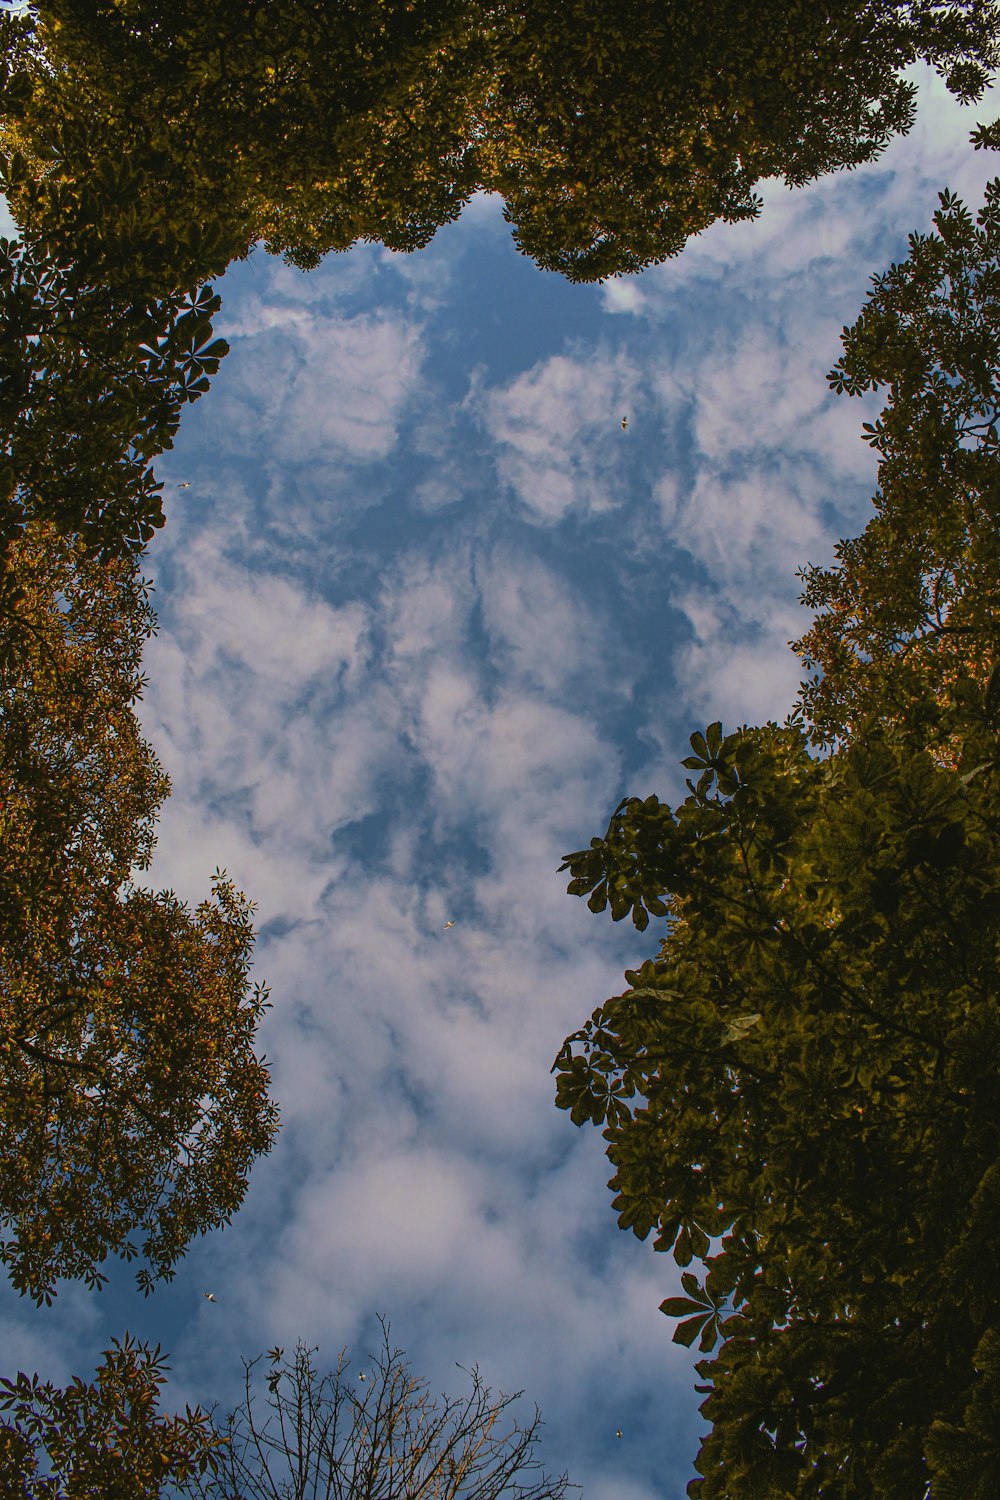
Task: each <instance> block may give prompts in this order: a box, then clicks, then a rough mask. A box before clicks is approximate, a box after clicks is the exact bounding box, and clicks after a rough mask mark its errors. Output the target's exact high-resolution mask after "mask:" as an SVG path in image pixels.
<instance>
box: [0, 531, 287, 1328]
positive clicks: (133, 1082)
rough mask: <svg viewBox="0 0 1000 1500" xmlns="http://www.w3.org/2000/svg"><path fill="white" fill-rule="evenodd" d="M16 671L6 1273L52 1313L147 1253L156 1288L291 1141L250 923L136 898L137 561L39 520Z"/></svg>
mask: <svg viewBox="0 0 1000 1500" xmlns="http://www.w3.org/2000/svg"><path fill="white" fill-rule="evenodd" d="M9 551H10V566H11V569H12V573H13V575H14V577H15V580H16V583H17V594H18V601H17V605H16V607H15V608H14V610H13V611H12V613H11V615H10V616H8V617H7V618H6V619H5V620H4V621H3V623H2V630H0V636H2V644H3V648H4V649H3V651H2V653H0V868H2V876H0V1002H2V1005H0V1009H2V1016H3V1021H2V1035H0V1054H2V1058H3V1083H4V1087H3V1091H2V1094H0V1230H2V1231H3V1238H2V1239H0V1262H2V1264H4V1265H5V1266H6V1267H7V1268H8V1271H9V1274H10V1277H11V1280H12V1281H13V1283H14V1285H15V1286H16V1287H17V1288H18V1289H19V1290H20V1291H22V1292H28V1293H30V1294H31V1295H32V1296H33V1297H34V1298H35V1299H36V1300H38V1301H42V1300H46V1301H47V1300H50V1298H51V1296H52V1293H53V1289H54V1283H55V1281H56V1279H57V1278H59V1277H67V1276H75V1277H83V1278H84V1279H85V1280H86V1281H87V1282H88V1283H90V1284H99V1283H100V1282H101V1280H102V1279H103V1276H102V1273H101V1272H100V1270H99V1269H98V1268H99V1267H100V1266H101V1264H102V1263H103V1262H104V1261H105V1259H106V1258H107V1257H108V1256H109V1255H122V1256H125V1257H127V1258H129V1259H131V1258H132V1257H134V1256H136V1255H138V1254H140V1253H141V1255H142V1256H143V1258H144V1262H145V1264H144V1265H143V1266H142V1268H141V1269H140V1271H139V1273H138V1278H137V1279H138V1281H139V1283H140V1285H142V1286H143V1287H145V1288H146V1289H147V1290H148V1289H149V1287H150V1286H151V1285H152V1281H153V1278H155V1277H163V1276H169V1275H170V1274H171V1273H172V1267H173V1265H174V1263H175V1262H176V1260H177V1258H178V1257H179V1256H180V1255H182V1254H183V1252H184V1249H185V1247H186V1246H187V1244H188V1243H189V1241H190V1240H191V1238H192V1237H193V1236H194V1235H195V1234H198V1233H204V1232H205V1231H206V1230H208V1229H210V1228H214V1227H216V1226H218V1225H220V1224H224V1223H226V1222H227V1221H228V1220H229V1218H230V1216H231V1215H232V1213H233V1212H234V1211H235V1209H236V1208H237V1207H238V1206H239V1203H240V1202H241V1200H242V1197H243V1194H244V1192H245V1189H246V1176H247V1173H248V1171H249V1168H250V1166H251V1164H252V1162H253V1161H254V1159H255V1158H256V1157H257V1156H259V1155H260V1154H261V1153H263V1152H266V1151H267V1150H268V1149H269V1148H270V1145H271V1142H272V1140H273V1137H274V1133H275V1129H276V1111H275V1108H274V1105H273V1104H272V1103H271V1101H270V1100H269V1098H268V1095H267V1087H268V1081H269V1080H268V1072H267V1068H266V1066H265V1065H264V1063H263V1062H262V1061H261V1060H259V1059H258V1057H257V1056H256V1055H255V1052H254V1038H255V1033H256V1030H257V1026H258V1023H259V1021H260V1017H261V1014H262V1011H263V1009H264V1006H265V1001H266V992H265V991H263V990H261V989H259V988H258V989H257V990H256V991H253V992H251V991H250V988H249V984H248V965H249V961H250V954H251V949H252V945H253V927H252V921H251V913H252V907H251V904H250V903H249V902H248V901H247V899H246V898H245V897H244V896H243V895H242V894H241V893H239V892H238V891H236V890H235V888H234V887H233V885H232V883H231V882H230V881H228V880H227V879H226V878H225V877H224V876H223V875H221V874H219V873H218V872H217V874H216V878H215V880H214V882H213V896H212V899H211V900H208V901H205V902H203V903H202V904H201V906H199V908H198V909H197V911H195V912H193V913H192V912H190V911H189V910H188V908H187V907H186V906H185V905H184V904H183V903H182V902H181V901H179V900H178V899H177V897H176V896H174V895H173V893H172V892H169V891H167V892H161V893H159V894H153V893H151V892H149V891H146V890H143V889H140V888H139V887H137V886H136V885H135V884H134V883H133V877H134V872H135V871H136V870H141V869H143V868H145V867H146V866H147V865H148V863H149V860H150V858H151V854H152V848H153V831H154V824H155V816H156V811H157V808H158V806H159V804H160V802H161V801H162V799H163V798H164V796H166V794H167V793H168V791H169V783H168V781H167V778H166V777H165V776H164V774H163V772H162V770H161V768H160V766H159V764H158V763H157V761H156V758H155V756H154V754H153V752H152V750H151V748H150V747H149V745H148V744H147V743H146V742H145V741H144V740H143V738H142V735H141V731H140V728H139V724H138V721H137V719H136V715H135V710H134V702H135V699H136V698H137V697H138V696H139V695H140V694H141V691H142V683H143V679H142V676H141V673H140V661H141V650H142V647H143V645H144V643H145V640H146V639H147V637H148V636H149V634H150V633H151V631H152V629H153V623H154V622H153V615H152V611H151V608H150V605H149V600H148V595H147V591H146V589H145V586H144V585H143V582H142V580H141V578H140V577H139V575H138V573H137V569H136V563H135V560H134V559H129V558H119V559H116V560H111V561H107V562H101V561H99V560H95V559H93V558H89V557H87V555H86V553H85V551H84V549H83V547H82V545H81V544H80V543H76V544H70V543H67V542H65V541H64V540H61V539H60V538H59V536H58V534H57V533H55V531H54V529H53V528H52V527H51V526H48V527H46V526H43V525H41V524H33V525H32V526H30V527H28V528H27V530H26V531H25V533H24V534H23V536H22V537H21V538H19V539H18V540H17V541H16V542H13V543H12V544H11V546H10V549H9Z"/></svg>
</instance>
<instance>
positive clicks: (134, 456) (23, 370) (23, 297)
mask: <svg viewBox="0 0 1000 1500" xmlns="http://www.w3.org/2000/svg"><path fill="white" fill-rule="evenodd" d="M26 170H27V168H26V164H25V163H24V161H23V160H21V159H19V158H16V157H15V158H13V159H9V160H8V161H7V163H6V165H5V166H4V167H2V169H0V189H2V190H4V191H7V190H8V189H9V187H10V184H11V183H12V182H13V181H15V180H17V179H19V178H23V176H24V174H25V173H26ZM218 308H219V299H218V297H217V296H215V295H214V294H213V293H212V291H211V289H210V288H209V287H202V288H201V289H200V290H196V291H194V292H191V293H190V294H178V295H176V296H171V297H168V298H165V299H161V300H160V301H146V300H142V299H141V298H140V299H139V300H136V299H135V298H134V297H133V296H132V295H131V294H126V293H121V294H119V293H115V292H114V291H112V290H110V289H109V288H107V287H106V286H104V285H102V284H101V283H99V282H97V283H95V282H92V281H88V280H87V278H86V277H85V276H84V275H83V274H82V273H81V272H80V271H79V269H78V268H76V267H73V266H69V265H67V264H66V262H65V261H64V260H62V259H60V258H57V257H56V256H55V255H54V254H53V253H50V252H49V251H47V250H46V249H45V248H44V247H42V246H41V245H39V244H38V242H37V241H34V242H33V241H32V240H31V239H30V238H29V239H26V240H21V241H16V240H5V239H0V445H2V450H0V517H2V519H0V549H2V547H3V546H4V545H5V544H6V543H7V542H9V541H10V539H11V538H12V537H15V536H17V535H18V534H19V533H20V532H21V531H22V530H23V528H24V526H25V524H26V523H27V522H28V521H30V520H44V521H50V522H52V523H54V524H55V526H56V527H57V529H58V530H59V531H60V532H61V533H62V534H63V535H64V536H73V535H79V536H81V537H82V538H83V539H84V541H85V542H86V544H87V546H88V548H89V550H91V551H93V552H98V553H102V554H103V555H106V556H108V555H114V554H115V553H120V552H123V551H126V552H127V551H132V552H136V551H138V550H140V549H141V548H142V547H144V546H145V544H146V542H148V541H149V539H150V537H151V536H152V535H153V532H154V530H155V529H156V528H157V527H159V526H162V525H163V512H162V502H161V494H160V491H161V488H162V487H161V486H160V485H159V484H158V483H157V482H156V480H155V477H154V475H153V470H152V467H151V461H152V459H153V458H154V457H155V456H156V455H157V454H159V453H160V452H162V450H163V449H165V448H169V447H171V445H172V443H173V438H174V435H175V433H176V431H177V427H178V423H179V422H180V414H181V409H182V408H183V406H184V405H185V404H186V403H187V402H190V401H195V400H197V398H198V397H199V396H200V395H202V394H203V393H204V392H205V391H206V390H207V389H208V381H209V376H210V375H213V374H214V373H215V372H216V370H217V369H218V367H219V362H220V360H221V359H222V357H223V356H224V355H225V354H226V352H227V350H228V345H227V344H226V342H225V340H224V339H215V340H213V339H212V317H213V316H214V314H215V313H216V312H217V311H218ZM8 587H9V581H8Z"/></svg>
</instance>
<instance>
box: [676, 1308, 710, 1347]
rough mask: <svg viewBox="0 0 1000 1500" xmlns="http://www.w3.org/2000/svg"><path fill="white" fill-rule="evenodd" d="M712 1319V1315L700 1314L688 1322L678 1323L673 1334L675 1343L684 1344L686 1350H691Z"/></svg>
mask: <svg viewBox="0 0 1000 1500" xmlns="http://www.w3.org/2000/svg"><path fill="white" fill-rule="evenodd" d="M711 1319H712V1314H711V1313H700V1314H699V1315H698V1317H696V1318H688V1319H687V1321H686V1322H684V1323H678V1325H677V1327H676V1328H675V1329H674V1331H673V1334H672V1339H673V1342H674V1343H675V1344H683V1345H684V1348H685V1349H690V1347H691V1345H692V1344H693V1343H694V1341H695V1339H696V1338H697V1337H698V1335H699V1333H701V1331H702V1329H703V1328H704V1326H705V1324H706V1322H711Z"/></svg>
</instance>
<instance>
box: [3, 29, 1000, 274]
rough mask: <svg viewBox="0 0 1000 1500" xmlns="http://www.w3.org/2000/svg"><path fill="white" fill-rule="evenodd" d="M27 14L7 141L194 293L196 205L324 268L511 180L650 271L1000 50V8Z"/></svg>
mask: <svg viewBox="0 0 1000 1500" xmlns="http://www.w3.org/2000/svg"><path fill="white" fill-rule="evenodd" d="M30 11H31V18H32V19H31V21H30V22H28V23H26V24H25V25H23V26H22V27H20V29H19V30H18V31H17V34H16V38H15V37H14V34H13V33H11V36H12V42H11V45H12V46H14V45H15V42H16V55H17V69H16V71H17V76H18V77H19V78H24V79H27V83H26V84H23V83H19V84H18V90H17V92H16V95H15V97H14V99H13V102H12V104H11V106H10V110H9V113H10V117H11V121H12V124H11V125H10V126H8V127H7V135H8V137H9V139H10V140H12V141H13V142H14V143H15V144H17V145H18V147H19V149H21V150H22V151H23V152H24V153H25V154H26V155H27V156H30V157H32V159H33V160H34V161H35V162H36V163H37V164H38V173H37V174H36V176H37V177H38V180H39V181H41V180H42V175H43V174H44V184H43V186H44V192H43V194H42V197H43V198H44V199H45V200H46V202H49V203H50V207H49V208H47V209H45V210H44V211H45V213H46V214H47V216H48V218H47V222H48V223H49V224H50V226H51V229H52V232H53V233H56V234H58V235H59V236H60V238H61V242H62V243H68V242H69V240H70V239H74V240H79V241H80V242H81V243H84V244H87V245H91V246H92V245H93V244H96V243H101V244H104V245H107V246H113V247H116V248H115V249H114V250H113V255H114V257H115V259H116V260H118V261H119V262H121V263H124V261H126V260H127V259H128V254H127V253H125V251H126V250H127V247H128V245H129V244H130V243H131V237H132V236H134V234H135V224H136V218H137V217H138V220H139V221H141V223H142V224H144V225H146V226H148V228H149V231H150V233H149V235H147V241H148V243H147V244H146V248H145V250H144V255H145V256H146V262H148V263H149V264H151V263H152V260H154V259H155V257H156V253H157V252H156V251H155V248H154V247H155V245H156V244H158V245H160V246H161V248H162V255H163V266H161V274H166V272H165V270H164V267H165V266H166V265H167V264H168V263H170V264H173V265H175V266H177V267H180V266H183V267H184V268H185V269H184V271H183V274H182V275H181V282H182V283H183V284H187V282H188V281H189V280H190V279H191V277H192V275H194V274H195V272H197V274H198V275H199V276H204V275H208V274H215V268H214V267H213V269H212V271H211V272H209V271H206V270H205V269H203V268H202V263H201V262H200V261H198V259H197V254H196V253H195V251H196V247H195V246H194V243H193V241H191V240H190V238H189V227H190V225H192V224H210V225H213V226H215V232H216V238H215V240H214V241H213V252H212V253H213V254H218V253H222V251H223V247H228V253H229V254H242V253H245V251H246V249H247V247H248V246H249V245H250V244H251V243H252V242H253V241H254V240H256V239H263V240H264V241H265V243H266V244H267V246H268V248H269V249H272V250H276V251H281V252H282V253H284V254H286V255H287V256H288V258H289V259H291V260H292V261H293V262H294V263H295V264H298V265H303V266H308V265H312V264H315V263H316V261H317V259H318V258H319V257H320V256H321V255H322V254H324V253H325V252H326V251H328V250H331V249H345V248H346V247H347V246H348V245H350V244H352V243H354V241H356V240H358V239H368V240H374V241H377V242H381V243H384V244H386V245H389V246H391V247H392V248H393V249H402V250H412V249H414V248H416V247H418V246H420V245H423V244H425V243H426V242H427V241H428V240H429V239H430V237H431V236H432V235H433V233H434V232H435V230H436V229H437V228H438V227H440V225H442V224H444V223H448V222H449V221H450V220H452V219H454V218H455V217H456V216H457V215H458V213H459V212H460V210H461V207H462V205H463V203H464V202H465V201H466V200H467V199H468V197H469V196H470V194H471V193H472V192H473V191H474V190H475V189H476V188H477V187H482V188H485V189H486V190H488V191H496V192H500V193H501V194H503V196H504V198H505V200H506V205H507V207H506V211H507V215H508V217H509V219H510V220H511V222H512V223H513V225H514V230H515V238H516V240H517V243H518V244H519V246H520V248H521V249H522V250H523V251H524V252H525V253H526V254H529V255H531V256H533V257H534V258H535V260H536V261H537V262H538V264H539V265H541V266H543V267H545V268H546V269H555V270H559V271H561V272H562V273H563V274H565V275H566V276H568V277H569V278H570V279H571V280H574V281H593V280H598V279H601V278H603V277H607V276H610V275H614V274H616V273H621V272H628V271H635V270H638V269H640V268H641V267H642V266H645V265H649V264H651V263H653V262H656V261H660V260H663V259H664V258H666V257H667V256H670V255H674V254H676V253H677V252H678V251H679V250H680V249H681V248H682V247H683V245H684V244H685V242H686V241H687V240H688V239H689V238H690V237H691V236H692V235H693V234H697V233H699V232H700V231H701V230H702V229H704V228H706V227H707V226H708V225H709V224H711V223H712V222H714V221H715V220H716V219H719V218H722V219H727V220H733V219H745V218H750V217H753V216H754V215H755V214H756V213H757V212H758V211H759V203H758V199H757V198H756V196H755V193H754V188H755V185H756V183H757V182H758V181H760V180H761V179H762V178H763V177H767V176H780V177H783V178H784V179H785V180H786V181H787V182H788V183H790V184H800V183H803V182H806V181H808V180H810V179H811V178H813V177H816V176H819V175H821V174H822V173H825V172H829V171H834V170H837V169H839V168H843V167H852V166H856V165H858V164H859V163H861V162H865V161H870V160H872V159H873V158H874V157H875V156H877V155H878V153H879V152H880V151H881V150H882V149H883V147H884V146H885V145H886V143H887V142H888V140H889V139H890V138H891V137H892V136H893V135H894V134H897V133H899V132H902V131H906V130H907V129H908V128H909V126H910V124H911V122H912V119H913V109H914V105H913V96H914V91H913V87H912V85H911V84H909V83H908V82H907V81H906V80H905V79H904V78H903V76H902V72H903V70H904V69H905V68H906V67H907V66H908V65H909V64H910V63H912V62H914V61H916V60H917V59H921V58H922V59H925V60H926V61H928V62H930V63H931V64H933V65H934V66H935V67H936V68H937V69H938V70H939V71H940V72H941V73H942V74H943V75H944V76H945V78H946V79H947V82H948V86H949V88H951V89H952V90H953V91H954V92H955V93H956V94H957V95H958V97H959V98H961V99H963V100H971V99H975V98H977V97H978V96H979V95H980V94H981V93H982V90H983V88H984V87H985V85H986V82H987V81H988V78H989V75H990V73H991V72H992V70H993V68H994V66H995V65H996V61H997V56H998V36H997V15H996V7H995V5H994V4H993V3H992V0H948V3H944V4H930V3H925V0H866V3H864V4H860V5H859V4H857V3H854V0H851V3H848V0H836V3H831V4H827V5H824V6H822V7H817V6H815V5H811V4H809V3H807V0H796V3H793V4H789V3H787V0H715V3H714V4H712V5H711V6H710V7H706V6H705V5H701V4H692V3H691V0H670V3H664V0H643V3H641V4H635V5H630V6H628V7H622V6H621V5H613V4H611V3H610V0H564V3H561V4H559V5H556V6H553V5H552V4H548V3H545V4H543V3H541V0H531V3H528V4H524V3H518V4H516V5H515V4H510V3H506V0H489V3H486V0H479V3H473V0H434V3H433V4H422V5H420V6H412V5H410V4H408V3H406V0H390V3H386V4H383V5H381V6H379V8H378V10H377V13H376V15H375V16H374V17H372V16H369V17H367V18H362V16H361V14H360V13H359V11H358V9H357V8H356V7H355V6H353V5H352V4H349V3H348V0H339V3H336V4H334V3H329V0H328V3H324V4H317V3H315V0H254V3H251V4H246V3H237V0H200V3H196V0H183V3H172V4H167V3H165V0H34V3H33V4H32V5H31V7H30ZM83 121H89V122H90V124H89V125H88V126H87V128H86V131H85V132H84V133H85V136H86V139H85V140H81V137H80V131H81V128H82V126H81V122H83ZM55 163H58V169H55V170H54V169H53V164H55ZM102 163H103V164H104V165H102ZM45 164H49V165H48V166H45ZM126 178H128V181H127V182H126ZM53 195H54V196H53ZM20 202H21V194H20V193H18V194H15V196H14V203H15V211H16V212H18V213H20V212H21V208H20ZM136 205H138V209H136ZM178 274H180V273H178ZM185 278H187V279H185ZM179 284H180V283H179Z"/></svg>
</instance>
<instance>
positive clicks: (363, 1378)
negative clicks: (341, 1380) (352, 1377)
mask: <svg viewBox="0 0 1000 1500" xmlns="http://www.w3.org/2000/svg"><path fill="white" fill-rule="evenodd" d="M358 1379H359V1380H367V1379H368V1376H367V1375H366V1374H365V1372H364V1370H362V1371H361V1373H360V1374H359V1375H358Z"/></svg>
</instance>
